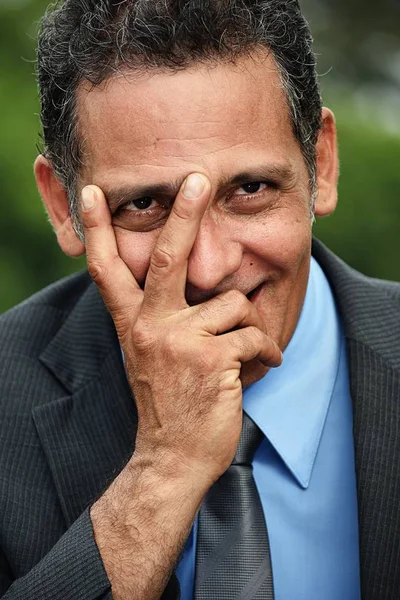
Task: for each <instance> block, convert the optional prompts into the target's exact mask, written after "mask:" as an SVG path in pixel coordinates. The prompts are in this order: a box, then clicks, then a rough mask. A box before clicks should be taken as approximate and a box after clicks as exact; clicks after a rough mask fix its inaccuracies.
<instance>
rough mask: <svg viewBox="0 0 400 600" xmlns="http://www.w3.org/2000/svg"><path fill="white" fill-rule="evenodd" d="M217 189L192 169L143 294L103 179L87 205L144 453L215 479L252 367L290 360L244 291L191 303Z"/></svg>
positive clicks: (89, 241)
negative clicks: (190, 288) (191, 279)
mask: <svg viewBox="0 0 400 600" xmlns="http://www.w3.org/2000/svg"><path fill="white" fill-rule="evenodd" d="M191 178H194V183H196V178H197V189H198V195H197V197H190V196H191V194H188V193H187V190H188V189H189V188H188V187H186V188H185V184H186V183H187V181H188V180H189V179H191ZM191 181H193V179H191ZM189 183H190V182H189ZM199 184H200V185H199ZM185 194H186V195H185ZM210 194H211V185H210V182H209V180H208V179H207V178H206V177H205V176H204V175H199V174H192V175H190V176H189V177H188V179H187V180H186V182H185V183H184V184H183V185H182V188H181V190H180V191H179V193H178V195H177V197H176V199H175V202H174V204H173V207H172V210H171V214H170V216H169V219H168V221H167V223H166V224H165V226H164V228H163V229H162V232H161V234H160V236H159V238H158V241H157V244H156V247H155V249H154V251H153V254H152V257H151V261H150V267H149V270H148V273H147V278H146V284H145V287H144V291H143V290H142V289H141V288H140V287H139V285H138V283H137V282H136V280H135V278H134V276H133V274H132V273H131V271H130V270H129V268H128V267H127V265H126V264H125V263H124V261H123V260H122V259H121V257H120V256H119V253H118V247H117V243H116V238H115V233H114V229H113V226H112V221H111V215H110V212H109V209H108V206H107V202H106V199H105V197H104V194H103V193H102V191H101V190H100V189H99V188H98V187H96V186H88V187H86V188H85V189H84V190H83V193H82V196H83V198H84V199H88V200H92V202H93V206H92V207H91V208H89V209H86V210H83V211H82V221H83V225H84V228H85V241H86V253H87V263H88V269H89V272H90V274H91V276H92V278H93V280H94V281H95V283H96V284H97V286H98V288H99V290H100V293H101V295H102V297H103V299H104V301H105V303H106V305H107V307H108V309H109V311H110V313H111V316H112V318H113V320H114V323H115V327H116V330H117V333H118V337H119V340H120V343H121V346H122V349H123V352H124V356H125V366H126V371H127V376H128V379H129V382H130V385H131V387H132V390H133V392H134V395H135V399H136V404H137V410H138V415H139V428H138V434H137V440H136V452H138V453H141V455H142V456H147V457H149V460H151V459H153V460H156V457H157V456H161V455H162V456H163V457H168V456H170V457H171V464H174V465H176V464H179V465H181V468H182V469H188V470H190V471H192V472H193V471H194V472H195V473H196V474H199V475H200V476H202V477H204V478H205V480H208V483H209V484H211V483H212V482H213V481H214V480H216V479H217V478H218V477H219V476H220V475H221V474H222V473H223V472H224V471H225V470H226V469H227V468H228V466H229V464H230V463H231V461H232V459H233V456H234V454H235V452H236V448H237V444H238V440H239V436H240V431H241V425H242V384H241V381H240V371H241V367H242V365H243V364H245V363H247V362H249V361H252V360H254V359H257V360H259V361H261V362H262V363H263V364H264V365H267V366H270V367H271V366H272V367H274V366H278V365H279V364H280V363H281V360H282V355H281V351H280V349H279V348H278V346H277V345H276V343H275V342H274V341H273V340H272V339H271V338H270V337H269V336H268V335H267V333H266V331H265V326H264V324H263V322H262V320H261V318H260V315H259V313H258V311H257V309H256V308H255V307H254V306H253V304H252V303H251V302H250V301H249V300H248V299H247V298H246V296H245V295H244V294H242V293H241V292H239V291H237V290H231V291H229V292H225V293H223V294H220V295H218V296H216V297H214V298H212V299H211V300H208V301H207V302H205V303H203V304H199V305H197V306H189V305H188V304H187V302H186V299H185V287H186V277H187V264H188V258H189V255H190V252H191V250H192V247H193V244H194V242H195V239H196V236H197V233H198V230H199V227H200V222H201V219H202V217H203V214H204V212H205V210H206V207H207V204H208V202H209V200H210ZM177 458H178V461H177ZM163 464H164V465H165V461H163Z"/></svg>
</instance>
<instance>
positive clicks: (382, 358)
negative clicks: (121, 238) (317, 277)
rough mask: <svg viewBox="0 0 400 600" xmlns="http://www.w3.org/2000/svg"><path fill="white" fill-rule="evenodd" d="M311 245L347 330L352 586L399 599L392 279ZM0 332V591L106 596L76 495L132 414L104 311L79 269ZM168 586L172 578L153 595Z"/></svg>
mask: <svg viewBox="0 0 400 600" xmlns="http://www.w3.org/2000/svg"><path fill="white" fill-rule="evenodd" d="M313 254H314V256H315V257H316V259H317V260H318V262H319V263H320V265H321V266H322V268H323V269H324V271H325V273H326V275H327V276H328V278H329V280H330V282H331V285H332V288H333V290H334V293H335V296H336V299H337V302H338V305H339V309H340V313H341V315H342V319H343V323H344V328H345V333H346V339H347V348H348V358H349V368H350V379H351V395H352V399H353V405H354V439H355V456H356V470H357V484H358V503H359V520H360V556H361V582H362V597H363V600H399V598H400V512H399V511H400V435H399V433H400V284H396V283H389V282H383V281H379V280H373V279H369V278H367V277H364V276H363V275H360V274H359V273H357V272H356V271H354V270H352V269H351V268H349V267H348V266H346V265H345V264H344V263H343V262H342V261H340V260H339V259H338V258H337V257H335V256H334V255H333V254H332V253H330V252H329V251H328V250H327V249H326V248H324V247H323V246H322V244H320V243H319V242H316V241H315V242H314V247H313ZM0 335H1V337H0V340H1V346H0V597H2V598H4V600H17V599H18V600H67V599H68V600H96V599H103V598H106V599H111V598H112V595H111V591H110V583H109V580H108V578H107V575H106V573H105V570H104V567H103V564H102V561H101V557H100V555H99V552H98V549H97V546H96V543H95V541H94V537H93V529H92V526H91V521H90V518H89V506H90V505H91V504H92V503H93V502H94V501H95V500H96V499H97V498H98V497H99V496H100V495H101V494H102V493H103V491H104V490H105V489H106V487H107V486H108V485H109V484H110V482H111V481H112V480H113V479H114V478H115V477H116V475H117V474H118V473H119V472H120V471H121V469H122V468H123V467H124V465H125V464H126V462H127V461H128V459H129V457H130V456H131V454H132V452H133V450H134V440H135V433H136V426H137V414H136V410H135V404H134V399H133V398H132V395H131V392H130V388H129V386H128V383H127V380H126V377H125V373H124V370H123V365H122V361H121V354H120V348H119V345H118V340H117V337H116V334H115V330H114V327H113V323H112V320H111V318H110V317H109V315H108V313H107V311H106V310H105V307H104V305H103V303H102V301H101V299H100V296H99V295H98V293H97V290H96V287H95V286H94V284H93V283H92V282H91V281H90V278H89V276H88V274H87V273H81V274H78V275H75V276H73V277H70V278H67V279H64V280H62V281H60V282H58V283H56V284H55V285H52V286H51V287H49V288H47V289H46V290H44V291H42V292H40V293H39V294H37V295H35V296H33V297H32V298H30V299H29V300H27V301H26V302H24V303H23V304H21V305H20V306H18V307H16V308H15V309H13V310H11V311H10V312H8V313H6V314H5V315H3V316H2V317H1V318H0ZM178 597H179V591H178V585H177V581H176V578H175V576H172V578H171V581H170V583H169V585H168V588H167V590H166V591H165V593H164V596H163V600H175V599H176V598H178ZM210 600H214V599H210ZM215 600H218V599H215ZM288 600H295V599H288ZM321 600H323V599H321ZM338 600H341V599H339V598H338Z"/></svg>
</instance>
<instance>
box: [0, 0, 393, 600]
mask: <svg viewBox="0 0 400 600" xmlns="http://www.w3.org/2000/svg"><path fill="white" fill-rule="evenodd" d="M38 58H39V60H38V74H39V85H40V92H41V101H42V123H43V136H44V142H45V151H44V153H43V155H41V156H39V157H38V159H37V161H36V163H35V175H36V180H37V184H38V188H39V190H40V193H41V196H42V198H43V201H44V203H45V205H46V208H47V211H48V214H49V216H50V219H51V222H52V224H53V226H54V229H55V232H56V235H57V239H58V243H59V245H60V246H61V248H62V250H63V251H64V252H65V253H67V254H68V255H70V256H79V255H81V254H82V253H84V252H86V255H87V261H88V270H89V273H90V275H91V277H92V279H93V280H94V282H93V281H92V280H91V278H90V276H89V275H88V274H87V273H81V274H78V275H75V276H73V277H70V278H67V279H65V280H63V281H60V282H58V283H56V284H55V285H53V286H50V287H49V288H48V289H46V290H43V291H42V292H40V293H39V294H37V295H35V296H34V297H32V298H31V299H29V300H27V301H26V302H24V303H23V304H22V305H21V306H19V307H16V308H15V309H14V310H12V311H10V312H9V313H8V314H6V315H4V316H3V317H2V319H1V334H2V338H1V339H2V346H1V362H0V365H1V373H2V377H1V380H0V381H1V395H0V397H1V430H0V431H1V454H0V457H1V470H0V473H1V478H0V492H1V515H2V519H1V538H0V540H1V555H0V565H1V569H0V573H1V575H0V577H1V579H0V589H1V595H2V597H3V598H5V599H7V600H16V599H19V600H21V599H24V600H25V599H26V600H28V599H29V600H30V599H39V598H40V599H41V600H42V599H43V600H49V599H55V598H57V599H58V600H66V599H67V598H68V599H69V598H74V599H82V600H83V599H84V600H95V599H100V598H115V599H117V600H128V599H133V598H135V600H153V599H156V598H160V597H162V598H163V599H164V600H166V599H176V598H179V597H181V598H182V599H189V598H195V599H196V600H200V599H205V598H210V599H219V600H222V599H224V598H229V599H233V598H241V599H242V600H251V599H259V598H275V599H277V600H278V599H279V600H293V599H296V600H299V599H307V600H314V599H322V598H323V599H324V600H333V599H340V600H344V599H349V600H350V599H356V598H359V597H362V598H363V599H366V600H395V599H397V598H398V596H399V590H400V569H399V568H398V565H399V559H400V536H399V534H400V520H399V518H398V506H399V501H400V484H399V482H400V472H399V465H400V462H399V460H398V458H399V451H400V448H399V442H398V435H397V432H398V426H399V425H398V423H399V409H398V399H399V393H400V386H399V367H400V339H399V337H400V336H399V326H398V323H399V314H400V304H399V299H400V288H399V286H398V284H395V283H388V282H381V281H376V280H371V279H368V278H366V277H364V276H362V275H360V274H358V273H356V272H355V271H353V270H352V269H350V268H349V267H347V266H346V265H345V264H344V263H343V262H341V261H340V260H339V259H338V258H336V257H335V256H334V255H333V254H331V253H330V252H329V251H328V250H327V249H326V248H324V247H323V246H322V245H321V244H320V243H318V242H317V241H314V242H312V222H313V217H314V215H316V216H321V215H327V214H330V213H332V212H333V210H334V209H335V206H336V201H337V194H336V185H337V177H338V158H337V148H336V131H335V123H334V117H333V115H332V113H331V112H330V111H329V110H328V109H322V108H321V100H320V95H319V90H318V85H317V80H316V71H315V61H314V56H313V54H312V50H311V36H310V33H309V30H308V26H307V24H306V22H305V21H304V19H303V17H302V16H301V13H300V9H299V6H298V3H297V0H263V1H261V0H209V1H208V2H204V0H202V1H201V2H197V1H196V0H186V1H185V0H182V1H178V2H175V1H174V2H173V1H172V0H171V1H170V0H165V1H164V2H147V1H145V0H126V1H125V2H113V1H112V0H100V1H99V0H96V1H94V0H93V1H92V0H65V1H64V2H59V3H58V4H57V6H55V7H53V8H52V9H51V10H50V11H49V12H48V13H47V15H46V16H45V18H44V20H43V23H42V28H41V33H40V37H39V54H38ZM99 292H100V293H99ZM282 353H283V355H282ZM282 358H283V362H282ZM353 424H354V428H353ZM353 431H354V434H353ZM250 446H251V448H250Z"/></svg>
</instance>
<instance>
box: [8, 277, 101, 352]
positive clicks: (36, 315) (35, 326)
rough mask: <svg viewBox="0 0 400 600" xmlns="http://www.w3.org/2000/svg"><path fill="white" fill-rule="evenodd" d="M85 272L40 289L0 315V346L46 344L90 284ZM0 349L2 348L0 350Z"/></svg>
mask: <svg viewBox="0 0 400 600" xmlns="http://www.w3.org/2000/svg"><path fill="white" fill-rule="evenodd" d="M90 281H91V279H90V276H89V274H88V273H87V271H82V272H80V273H77V274H74V275H70V276H68V277H65V278H63V279H60V280H59V281H56V282H55V283H53V284H51V285H49V286H48V287H46V288H44V289H42V290H40V291H39V292H37V293H36V294H34V295H33V296H31V297H30V298H28V299H27V300H24V301H23V302H21V303H20V304H18V305H17V306H15V307H14V308H12V309H10V310H9V311H7V312H5V313H4V314H3V315H1V316H0V340H1V349H2V350H4V351H6V352H9V350H10V348H11V347H15V346H16V345H17V346H18V345H27V346H29V347H30V349H31V350H32V349H33V348H34V347H36V346H40V345H41V344H40V342H43V343H44V344H45V343H46V339H51V337H52V335H54V333H55V330H54V328H57V327H60V326H61V325H62V323H63V321H64V320H65V318H66V317H67V316H68V314H69V313H70V312H71V310H72V309H73V308H74V306H75V304H76V303H77V301H78V300H79V298H80V297H81V296H82V294H83V293H84V292H85V290H86V289H87V287H88V285H89V284H90ZM0 352H1V350H0Z"/></svg>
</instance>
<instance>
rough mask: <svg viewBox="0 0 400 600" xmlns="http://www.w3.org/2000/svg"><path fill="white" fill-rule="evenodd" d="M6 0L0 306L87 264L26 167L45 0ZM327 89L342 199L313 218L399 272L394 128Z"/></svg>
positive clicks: (385, 269)
mask: <svg viewBox="0 0 400 600" xmlns="http://www.w3.org/2000/svg"><path fill="white" fill-rule="evenodd" d="M13 2H14V3H13ZM13 2H11V1H10V2H5V0H0V132H1V136H0V197H1V207H2V213H1V214H2V217H1V220H0V280H1V288H0V289H1V290H2V293H1V294H0V312H1V311H4V310H6V309H8V308H9V307H11V306H13V305H14V304H16V303H17V302H20V301H21V300H23V299H24V298H26V297H27V296H29V295H30V294H32V293H33V292H35V291H36V290H38V289H40V288H42V287H44V286H45V285H47V284H48V283H50V282H51V281H54V280H56V279H58V278H60V277H62V276H64V275H67V274H69V273H71V272H73V271H76V270H78V269H81V268H84V261H83V260H81V259H80V260H71V259H69V258H67V257H65V256H64V255H63V254H62V252H61V251H60V250H59V248H58V246H57V243H56V239H55V236H54V234H53V232H52V230H51V227H50V225H49V224H48V222H47V218H46V215H45V212H44V209H43V207H42V204H41V201H40V199H39V195H38V193H37V191H36V188H35V183H34V178H33V172H32V165H33V161H34V159H35V156H36V143H37V142H38V140H39V137H38V130H39V119H38V116H37V113H38V110H39V105H38V98H37V91H36V85H35V80H34V76H33V71H34V65H33V60H34V58H35V51H34V48H35V40H34V38H35V29H36V27H35V25H33V24H34V22H35V20H37V19H38V18H39V17H40V16H41V15H42V14H43V12H44V10H45V7H46V5H47V4H48V2H47V0H34V1H31V2H27V0H25V1H22V0H18V2H17V0H13ZM333 98H335V95H334V94H333V95H332V103H331V106H332V108H333V109H334V110H336V112H337V113H338V127H339V140H340V156H341V179H340V185H339V197H340V202H339V207H338V209H337V211H336V213H335V214H334V215H333V216H331V217H328V218H326V219H321V220H319V221H318V223H317V224H316V225H315V234H316V235H317V237H319V238H320V239H321V240H322V241H324V242H325V243H326V244H327V245H328V246H329V247H330V248H331V249H332V250H334V251H335V252H336V253H337V254H339V255H340V256H341V257H342V258H343V259H345V260H346V261H347V262H349V263H350V264H351V265H352V266H354V267H355V268H357V269H359V270H361V271H363V272H365V273H367V274H370V275H373V276H377V277H384V278H388V279H397V280H400V266H399V261H398V256H399V250H400V242H399V229H400V202H399V194H400V137H396V136H395V135H391V134H390V133H388V132H387V130H383V129H382V128H381V127H380V126H379V124H378V123H375V124H374V123H369V122H368V121H366V120H365V119H364V120H363V119H361V118H360V117H359V116H358V115H357V111H356V110H355V108H354V107H353V104H352V103H351V102H346V105H345V106H344V105H343V106H342V104H341V103H339V102H337V100H336V99H335V100H333ZM326 100H328V103H329V97H328V96H327V97H326Z"/></svg>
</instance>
